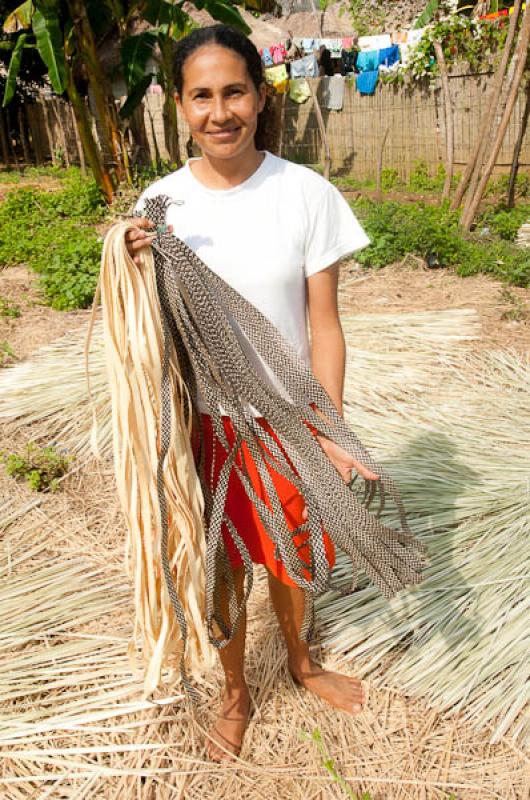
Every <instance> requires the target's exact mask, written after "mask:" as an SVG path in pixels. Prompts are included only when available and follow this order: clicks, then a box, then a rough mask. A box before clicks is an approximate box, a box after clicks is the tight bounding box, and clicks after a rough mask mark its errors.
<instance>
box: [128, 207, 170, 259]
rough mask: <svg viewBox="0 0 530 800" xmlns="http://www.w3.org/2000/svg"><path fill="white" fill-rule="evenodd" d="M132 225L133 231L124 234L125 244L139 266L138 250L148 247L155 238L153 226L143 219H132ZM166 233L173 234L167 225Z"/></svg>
mask: <svg viewBox="0 0 530 800" xmlns="http://www.w3.org/2000/svg"><path fill="white" fill-rule="evenodd" d="M132 224H133V225H134V226H135V230H131V231H128V232H127V233H126V234H125V244H126V246H127V251H128V253H129V255H130V257H131V258H132V260H133V261H134V263H135V264H139V263H140V250H142V249H143V248H144V247H150V246H151V244H152V242H153V239H154V238H155V233H154V228H155V225H154V223H152V222H151V221H150V220H148V219H146V218H145V217H134V218H133V220H132ZM168 232H169V233H172V232H173V226H172V225H168Z"/></svg>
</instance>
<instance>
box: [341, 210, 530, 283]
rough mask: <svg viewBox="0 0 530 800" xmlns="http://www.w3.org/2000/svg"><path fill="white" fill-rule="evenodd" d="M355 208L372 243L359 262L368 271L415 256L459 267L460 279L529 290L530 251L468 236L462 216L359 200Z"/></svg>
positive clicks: (493, 237)
mask: <svg viewBox="0 0 530 800" xmlns="http://www.w3.org/2000/svg"><path fill="white" fill-rule="evenodd" d="M353 207H354V209H355V212H356V213H357V215H358V216H359V218H360V219H361V221H362V223H363V225H364V227H365V229H366V231H367V233H368V235H369V236H370V238H371V240H372V244H371V245H370V247H367V248H366V249H365V250H362V251H361V252H360V253H359V254H358V256H357V260H358V261H359V262H360V263H361V264H363V265H364V266H367V267H376V268H379V267H383V266H385V265H386V264H391V263H394V262H396V261H400V260H401V259H403V258H404V257H405V256H406V255H408V254H413V255H416V256H419V257H421V258H423V259H425V260H429V261H436V262H437V263H438V264H439V265H440V266H452V267H455V269H456V272H457V273H458V274H459V275H462V276H466V275H472V274H474V273H477V272H486V273H490V274H492V275H495V276H496V277H497V278H500V279H501V280H503V281H504V282H506V283H511V284H513V285H515V286H528V285H529V284H530V250H528V249H526V250H525V249H523V248H520V247H517V246H516V245H515V244H513V243H512V242H510V241H506V240H505V239H502V238H501V237H500V236H499V237H495V236H489V237H488V238H487V239H486V238H484V237H481V236H480V235H478V234H466V233H464V232H463V231H462V229H461V228H460V226H459V213H458V212H457V211H451V210H450V208H449V206H448V204H446V203H445V204H443V205H441V206H430V205H426V204H424V203H407V204H404V203H397V202H384V203H374V202H371V201H369V200H366V199H359V200H356V201H354V203H353ZM510 224H511V223H510ZM505 225H506V222H505Z"/></svg>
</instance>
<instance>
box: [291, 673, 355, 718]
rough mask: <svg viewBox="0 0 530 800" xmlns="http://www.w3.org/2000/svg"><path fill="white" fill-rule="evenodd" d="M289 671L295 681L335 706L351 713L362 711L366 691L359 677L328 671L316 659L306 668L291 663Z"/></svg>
mask: <svg viewBox="0 0 530 800" xmlns="http://www.w3.org/2000/svg"><path fill="white" fill-rule="evenodd" d="M289 672H290V673H291V676H292V678H293V680H294V681H295V683H299V684H300V685H302V686H303V687H304V689H307V690H308V691H309V692H312V693H313V694H316V695H317V696H318V697H321V698H322V699H323V700H325V701H326V703H329V705H331V706H333V707H334V708H339V709H340V710H341V711H347V712H348V713H349V714H358V713H359V712H360V711H362V707H363V704H364V691H363V687H362V683H361V681H360V680H359V679H358V678H350V677H348V675H341V674H340V673H338V672H328V670H325V669H322V667H320V666H319V665H318V664H316V663H315V662H314V661H311V662H310V663H309V665H308V666H307V667H304V668H300V667H297V668H294V667H291V666H290V665H289Z"/></svg>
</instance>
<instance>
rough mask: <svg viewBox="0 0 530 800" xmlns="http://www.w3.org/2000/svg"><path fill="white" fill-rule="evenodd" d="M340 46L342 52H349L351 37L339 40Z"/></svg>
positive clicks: (351, 43) (351, 42) (351, 45)
mask: <svg viewBox="0 0 530 800" xmlns="http://www.w3.org/2000/svg"><path fill="white" fill-rule="evenodd" d="M341 46H342V49H343V50H351V49H352V47H353V36H346V37H345V38H344V39H341Z"/></svg>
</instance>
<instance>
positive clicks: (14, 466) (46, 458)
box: [0, 442, 71, 492]
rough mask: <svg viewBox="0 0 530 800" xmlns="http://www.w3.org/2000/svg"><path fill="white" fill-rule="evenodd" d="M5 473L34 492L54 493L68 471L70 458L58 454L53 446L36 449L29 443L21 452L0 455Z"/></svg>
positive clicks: (36, 446) (36, 447)
mask: <svg viewBox="0 0 530 800" xmlns="http://www.w3.org/2000/svg"><path fill="white" fill-rule="evenodd" d="M0 458H1V460H2V462H3V463H4V466H5V469H6V473H7V474H8V475H9V477H11V478H15V479H16V480H22V481H25V482H26V483H27V485H28V486H29V488H30V489H33V490H34V491H36V492H45V491H51V492H55V491H56V490H57V489H58V487H59V478H62V476H63V475H65V474H66V473H67V471H68V467H69V466H70V462H71V458H70V457H68V456H66V455H64V454H63V453H59V452H58V451H57V450H56V448H55V447H54V446H53V445H49V446H48V447H38V445H36V444H35V443H34V442H29V444H27V445H26V447H25V448H24V450H23V451H21V452H17V453H5V452H2V453H0Z"/></svg>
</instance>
